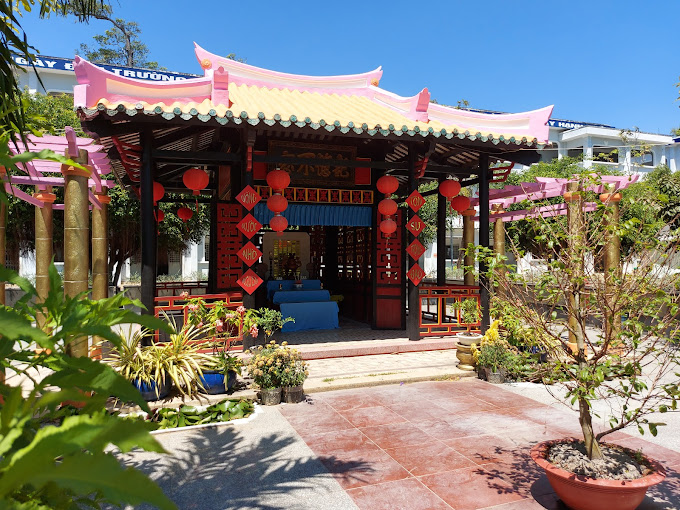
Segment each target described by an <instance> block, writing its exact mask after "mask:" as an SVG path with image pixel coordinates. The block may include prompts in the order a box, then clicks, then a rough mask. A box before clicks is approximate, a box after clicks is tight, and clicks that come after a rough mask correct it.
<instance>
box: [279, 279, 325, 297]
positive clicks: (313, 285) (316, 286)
mask: <svg viewBox="0 0 680 510" xmlns="http://www.w3.org/2000/svg"><path fill="white" fill-rule="evenodd" d="M294 283H295V280H268V281H267V299H269V300H270V301H271V300H272V298H273V297H274V292H276V291H277V290H293V289H294V288H295V287H294V286H293V284H294ZM279 286H281V288H280V289H279ZM302 289H303V290H320V289H321V280H302Z"/></svg>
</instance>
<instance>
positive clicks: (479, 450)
mask: <svg viewBox="0 0 680 510" xmlns="http://www.w3.org/2000/svg"><path fill="white" fill-rule="evenodd" d="M444 444H446V445H447V446H449V447H451V448H453V449H454V450H456V451H457V452H458V453H460V454H461V455H464V456H465V457H467V458H468V459H470V460H472V461H474V462H475V463H476V464H479V465H483V464H489V463H492V462H498V461H500V460H504V459H506V458H508V457H509V456H512V455H514V452H515V450H516V449H517V446H516V445H515V444H513V443H512V441H510V440H508V439H505V438H503V437H500V436H497V435H488V434H487V435H481V436H473V437H461V438H457V439H449V440H446V441H444Z"/></svg>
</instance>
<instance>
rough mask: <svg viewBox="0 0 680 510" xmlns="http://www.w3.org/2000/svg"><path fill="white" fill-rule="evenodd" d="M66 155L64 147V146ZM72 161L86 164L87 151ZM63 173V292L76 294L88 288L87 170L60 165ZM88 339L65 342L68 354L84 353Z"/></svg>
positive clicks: (69, 294) (86, 349) (78, 354)
mask: <svg viewBox="0 0 680 510" xmlns="http://www.w3.org/2000/svg"><path fill="white" fill-rule="evenodd" d="M66 155H67V156H68V155H69V154H68V149H67V154H66ZM73 159H74V161H76V162H77V163H79V164H81V165H87V164H88V159H89V154H88V152H87V151H86V150H83V149H81V150H80V151H79V154H78V157H77V158H73ZM61 172H62V173H63V174H64V293H65V294H66V295H67V296H71V297H74V296H77V295H78V294H80V293H81V292H86V291H87V290H88V282H87V280H88V275H89V271H90V208H89V205H90V202H89V192H88V187H87V180H88V178H89V176H90V174H91V167H90V171H86V170H80V169H78V168H75V167H72V166H67V165H62V166H61ZM87 344H88V339H87V338H82V339H79V340H76V341H74V342H72V343H70V344H69V345H68V348H67V352H68V353H69V354H70V355H71V356H87V354H88V345H87Z"/></svg>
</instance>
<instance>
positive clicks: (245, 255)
mask: <svg viewBox="0 0 680 510" xmlns="http://www.w3.org/2000/svg"><path fill="white" fill-rule="evenodd" d="M237 255H238V258H240V259H241V260H242V261H243V262H245V263H246V264H248V265H249V266H252V265H253V264H254V263H255V262H256V261H257V260H259V258H260V257H261V256H262V252H261V251H260V250H259V249H258V248H257V246H255V245H254V244H253V243H251V242H250V241H248V244H246V245H245V246H244V247H243V248H241V249H240V250H239V251H238V253H237Z"/></svg>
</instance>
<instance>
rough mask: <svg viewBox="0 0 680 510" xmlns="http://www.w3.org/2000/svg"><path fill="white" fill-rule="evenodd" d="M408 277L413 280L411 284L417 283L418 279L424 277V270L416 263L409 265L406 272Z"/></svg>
mask: <svg viewBox="0 0 680 510" xmlns="http://www.w3.org/2000/svg"><path fill="white" fill-rule="evenodd" d="M406 276H408V279H409V280H411V281H412V282H413V285H418V284H419V283H420V281H421V280H422V279H423V278H425V271H423V268H422V267H420V266H419V265H418V264H417V263H416V264H414V265H412V266H411V269H409V270H408V273H406Z"/></svg>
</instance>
